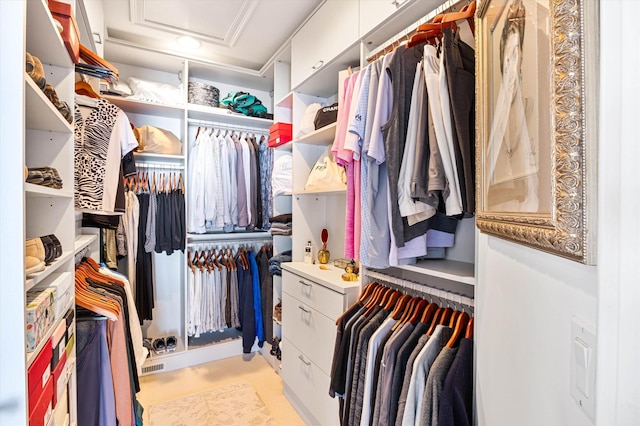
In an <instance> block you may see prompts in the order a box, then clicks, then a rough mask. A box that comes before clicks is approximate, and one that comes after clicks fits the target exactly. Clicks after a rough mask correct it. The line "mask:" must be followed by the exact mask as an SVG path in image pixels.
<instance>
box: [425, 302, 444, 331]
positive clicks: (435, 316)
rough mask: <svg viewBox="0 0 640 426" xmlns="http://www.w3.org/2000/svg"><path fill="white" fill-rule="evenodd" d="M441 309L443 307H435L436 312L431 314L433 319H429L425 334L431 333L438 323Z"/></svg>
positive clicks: (442, 309)
mask: <svg viewBox="0 0 640 426" xmlns="http://www.w3.org/2000/svg"><path fill="white" fill-rule="evenodd" d="M443 311H444V308H438V309H436V313H435V314H433V319H432V320H431V325H430V326H429V329H428V330H427V333H426V334H427V335H429V336H431V335H433V331H434V330H435V329H436V326H437V325H438V324H439V323H440V317H441V316H442V312H443Z"/></svg>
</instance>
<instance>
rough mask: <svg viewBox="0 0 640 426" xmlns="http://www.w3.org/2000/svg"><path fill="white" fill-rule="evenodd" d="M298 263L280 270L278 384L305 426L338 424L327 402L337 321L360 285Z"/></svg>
mask: <svg viewBox="0 0 640 426" xmlns="http://www.w3.org/2000/svg"><path fill="white" fill-rule="evenodd" d="M329 268H330V270H323V269H320V265H317V264H316V265H309V264H305V263H302V262H292V263H283V264H282V269H283V271H282V341H283V346H282V378H283V380H284V394H285V396H286V397H287V399H288V400H289V402H291V404H292V405H293V406H294V407H295V409H296V410H297V411H298V413H299V414H300V416H301V417H302V418H303V419H304V420H305V422H306V423H307V424H313V425H322V426H330V425H337V424H339V419H338V400H337V399H333V398H331V397H330V396H329V382H330V376H329V375H330V373H331V362H332V360H333V347H334V343H335V339H336V319H338V317H339V316H340V315H341V314H342V312H344V311H345V309H346V308H347V307H349V306H350V305H351V304H352V303H353V302H355V300H356V299H357V297H358V294H359V292H360V281H352V282H346V281H343V280H342V278H341V275H342V274H343V273H344V270H342V269H338V268H334V267H333V266H329Z"/></svg>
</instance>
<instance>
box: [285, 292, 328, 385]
mask: <svg viewBox="0 0 640 426" xmlns="http://www.w3.org/2000/svg"><path fill="white" fill-rule="evenodd" d="M282 296H283V297H282V335H283V336H286V337H287V339H289V340H291V341H292V342H293V343H294V344H295V345H296V346H297V347H298V348H299V349H300V350H301V351H302V353H304V354H305V355H306V356H308V357H309V358H310V359H311V360H312V361H313V362H314V363H315V364H317V365H318V367H320V369H321V370H322V371H324V372H325V373H326V374H329V373H331V361H332V359H333V344H334V342H335V340H336V325H335V323H334V321H333V320H330V319H329V318H327V317H326V316H324V315H322V314H321V313H320V312H318V311H317V310H315V309H313V308H312V307H310V306H308V305H306V304H305V303H303V302H301V301H299V300H298V299H296V298H294V297H293V296H291V295H289V294H287V293H284V294H283V295H282Z"/></svg>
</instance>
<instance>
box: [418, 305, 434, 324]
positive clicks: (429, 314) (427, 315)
mask: <svg viewBox="0 0 640 426" xmlns="http://www.w3.org/2000/svg"><path fill="white" fill-rule="evenodd" d="M437 310H438V305H436V304H435V303H429V306H427V307H426V308H425V309H424V310H423V311H422V317H421V318H420V322H421V323H423V324H429V321H431V320H432V318H433V316H434V315H435V313H436V311H437Z"/></svg>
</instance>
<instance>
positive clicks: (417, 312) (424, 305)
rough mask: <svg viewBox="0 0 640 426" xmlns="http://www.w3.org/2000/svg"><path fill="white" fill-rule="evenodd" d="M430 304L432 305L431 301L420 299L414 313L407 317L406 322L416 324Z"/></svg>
mask: <svg viewBox="0 0 640 426" xmlns="http://www.w3.org/2000/svg"><path fill="white" fill-rule="evenodd" d="M429 305H430V304H429V302H427V301H426V300H424V299H420V300H419V301H418V303H417V304H416V307H415V308H414V310H413V313H412V314H411V316H409V317H408V318H407V320H406V322H410V323H411V324H414V325H415V324H416V323H417V322H418V319H420V318H422V314H423V313H424V310H425V309H426V308H427V307H428V306H429Z"/></svg>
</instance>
